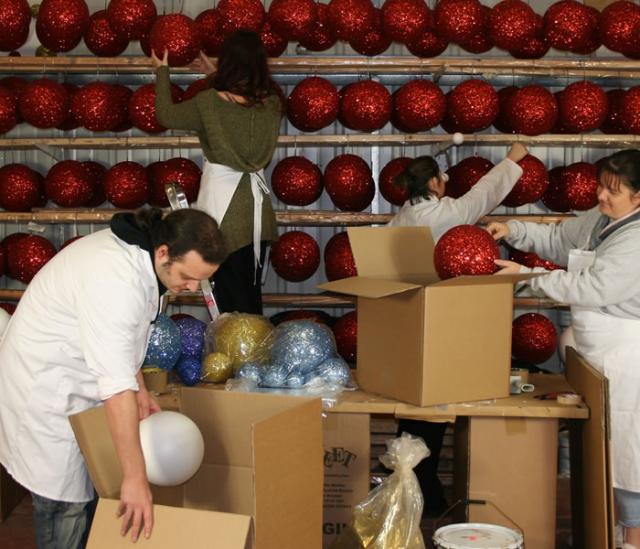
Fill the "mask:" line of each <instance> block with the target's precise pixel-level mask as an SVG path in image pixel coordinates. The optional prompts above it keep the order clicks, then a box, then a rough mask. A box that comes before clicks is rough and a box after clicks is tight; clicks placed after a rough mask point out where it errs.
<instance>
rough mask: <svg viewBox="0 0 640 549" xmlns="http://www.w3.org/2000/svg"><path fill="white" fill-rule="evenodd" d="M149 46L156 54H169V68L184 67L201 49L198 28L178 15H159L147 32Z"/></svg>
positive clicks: (183, 16) (191, 21) (192, 21)
mask: <svg viewBox="0 0 640 549" xmlns="http://www.w3.org/2000/svg"><path fill="white" fill-rule="evenodd" d="M149 46H150V47H151V49H152V50H153V51H154V52H155V53H156V55H159V56H160V55H162V52H164V51H165V50H168V52H169V61H168V62H169V66H171V67H184V66H185V65H188V64H189V63H191V61H193V60H194V59H195V58H196V57H197V56H198V53H199V52H200V50H201V49H202V37H201V35H200V27H199V25H198V24H196V22H195V21H194V20H193V19H191V18H190V17H187V16H186V15H182V14H180V13H172V14H170V15H161V16H160V17H158V18H157V19H156V20H155V22H154V23H153V26H152V27H151V31H150V32H149Z"/></svg>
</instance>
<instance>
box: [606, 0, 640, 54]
mask: <svg viewBox="0 0 640 549" xmlns="http://www.w3.org/2000/svg"><path fill="white" fill-rule="evenodd" d="M599 32H600V39H601V40H602V43H603V44H604V45H605V46H606V47H607V48H609V49H610V50H612V51H617V52H620V53H623V54H625V55H627V54H628V53H629V52H635V51H636V50H637V49H638V47H639V46H638V42H639V41H640V38H639V37H640V6H638V5H637V4H635V3H633V2H629V1H628V0H618V1H617V2H613V3H611V4H609V5H608V6H606V7H605V8H604V9H603V10H602V13H601V14H600V21H599Z"/></svg>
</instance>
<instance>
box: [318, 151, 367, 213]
mask: <svg viewBox="0 0 640 549" xmlns="http://www.w3.org/2000/svg"><path fill="white" fill-rule="evenodd" d="M324 185H325V188H326V189H327V193H328V194H329V197H330V198H331V200H332V202H333V203H334V204H335V205H336V206H337V207H338V208H339V209H341V210H343V211H347V212H361V211H362V210H364V209H365V208H366V207H367V206H368V205H369V204H371V201H372V200H373V195H374V194H375V185H374V183H373V177H372V175H371V169H370V168H369V165H368V164H367V163H366V162H365V161H364V160H363V159H362V158H360V157H359V156H356V155H354V154H341V155H339V156H336V157H335V158H334V159H333V160H331V162H329V164H327V167H326V168H325V170H324Z"/></svg>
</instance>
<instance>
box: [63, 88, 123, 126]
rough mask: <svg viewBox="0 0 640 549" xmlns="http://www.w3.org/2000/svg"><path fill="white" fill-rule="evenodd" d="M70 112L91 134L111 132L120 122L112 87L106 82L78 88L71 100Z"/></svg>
mask: <svg viewBox="0 0 640 549" xmlns="http://www.w3.org/2000/svg"><path fill="white" fill-rule="evenodd" d="M71 112H72V114H73V116H74V117H75V119H76V120H77V121H78V122H79V123H80V124H81V125H82V126H84V127H85V128H87V129H88V130H91V131H93V132H104V131H109V130H112V129H114V128H115V127H116V126H117V125H118V123H119V122H120V121H121V113H120V112H119V110H118V104H117V102H116V100H115V97H114V94H113V87H112V85H111V84H107V83H106V82H91V83H90V84H87V85H86V86H83V87H82V88H80V89H79V90H78V91H77V92H76V93H75V94H74V96H73V99H72V100H71Z"/></svg>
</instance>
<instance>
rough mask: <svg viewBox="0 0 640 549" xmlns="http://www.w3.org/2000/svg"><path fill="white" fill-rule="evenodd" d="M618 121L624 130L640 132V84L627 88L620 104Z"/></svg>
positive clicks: (634, 132)
mask: <svg viewBox="0 0 640 549" xmlns="http://www.w3.org/2000/svg"><path fill="white" fill-rule="evenodd" d="M620 123H621V125H622V127H623V128H624V130H625V132H627V133H633V134H640V86H633V88H629V90H627V93H626V94H625V95H624V97H623V99H622V105H621V106H620Z"/></svg>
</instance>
